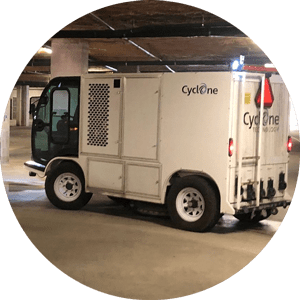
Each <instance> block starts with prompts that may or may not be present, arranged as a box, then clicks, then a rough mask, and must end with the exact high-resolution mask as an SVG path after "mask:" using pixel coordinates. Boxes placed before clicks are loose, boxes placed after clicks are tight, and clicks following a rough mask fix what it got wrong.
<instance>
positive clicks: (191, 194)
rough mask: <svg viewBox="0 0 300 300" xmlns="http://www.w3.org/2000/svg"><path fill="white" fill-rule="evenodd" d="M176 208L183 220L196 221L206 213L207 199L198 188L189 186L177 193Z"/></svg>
mask: <svg viewBox="0 0 300 300" xmlns="http://www.w3.org/2000/svg"><path fill="white" fill-rule="evenodd" d="M176 208H177V212H178V214H179V215H180V217H181V218H182V219H183V220H185V221H187V222H195V221H197V220H199V219H200V218H201V217H202V215H203V213H204V209H205V201H204V198H203V196H202V194H201V193H200V192H199V191H198V190H197V189H195V188H192V187H187V188H184V189H183V190H181V191H180V192H179V194H178V195H177V198H176Z"/></svg>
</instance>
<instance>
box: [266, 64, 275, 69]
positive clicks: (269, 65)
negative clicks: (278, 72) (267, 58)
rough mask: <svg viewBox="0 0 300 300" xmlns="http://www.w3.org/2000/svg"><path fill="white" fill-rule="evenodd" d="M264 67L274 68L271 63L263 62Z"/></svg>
mask: <svg viewBox="0 0 300 300" xmlns="http://www.w3.org/2000/svg"><path fill="white" fill-rule="evenodd" d="M265 68H275V66H274V65H273V64H268V63H267V64H265Z"/></svg>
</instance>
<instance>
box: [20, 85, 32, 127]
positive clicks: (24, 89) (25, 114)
mask: <svg viewBox="0 0 300 300" xmlns="http://www.w3.org/2000/svg"><path fill="white" fill-rule="evenodd" d="M29 106H30V99H29V85H24V86H17V126H29V117H30V116H29Z"/></svg>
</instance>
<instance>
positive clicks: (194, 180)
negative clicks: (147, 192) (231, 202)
mask: <svg viewBox="0 0 300 300" xmlns="http://www.w3.org/2000/svg"><path fill="white" fill-rule="evenodd" d="M167 206H168V211H169V214H170V217H171V219H172V221H173V222H174V223H175V225H176V226H177V227H179V228H181V229H185V230H189V231H206V230H209V229H211V228H212V227H213V226H214V225H215V224H216V223H217V221H218V219H219V216H220V204H219V199H218V197H217V194H216V192H215V190H214V188H213V187H212V186H211V184H210V183H209V182H208V181H207V180H205V179H204V178H201V177H198V176H187V177H183V178H180V179H177V180H176V181H175V183H174V184H173V185H172V186H171V188H170V191H169V193H168V195H167Z"/></svg>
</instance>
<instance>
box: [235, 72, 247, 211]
mask: <svg viewBox="0 0 300 300" xmlns="http://www.w3.org/2000/svg"><path fill="white" fill-rule="evenodd" d="M239 77H240V79H241V80H242V88H241V91H240V97H239V102H240V103H239V106H238V107H239V122H240V123H241V124H240V126H239V133H238V183H237V195H236V208H237V210H239V209H240V207H241V200H242V195H241V193H240V189H241V186H242V177H241V176H242V175H241V173H242V162H243V151H242V145H243V143H244V142H243V138H244V136H243V132H244V131H243V129H242V128H243V125H242V120H243V112H244V102H245V101H244V97H245V81H246V73H239Z"/></svg>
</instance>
